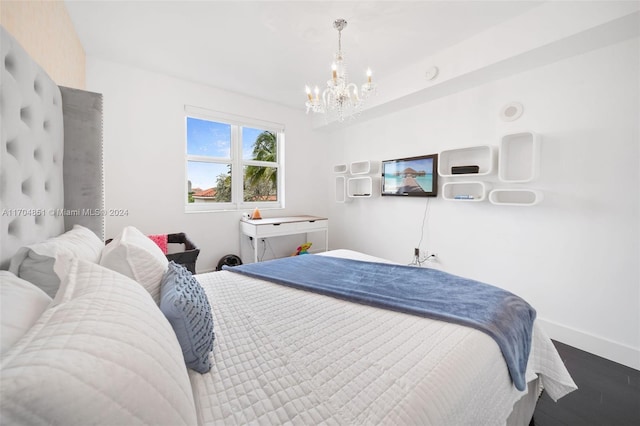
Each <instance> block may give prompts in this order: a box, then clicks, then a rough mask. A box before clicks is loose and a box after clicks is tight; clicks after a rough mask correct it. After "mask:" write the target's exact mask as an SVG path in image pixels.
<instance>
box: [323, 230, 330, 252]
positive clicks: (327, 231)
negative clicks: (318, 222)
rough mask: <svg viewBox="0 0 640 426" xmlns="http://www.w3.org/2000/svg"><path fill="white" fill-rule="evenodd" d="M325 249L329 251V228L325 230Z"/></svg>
mask: <svg viewBox="0 0 640 426" xmlns="http://www.w3.org/2000/svg"><path fill="white" fill-rule="evenodd" d="M324 251H329V228H327V229H325V230H324Z"/></svg>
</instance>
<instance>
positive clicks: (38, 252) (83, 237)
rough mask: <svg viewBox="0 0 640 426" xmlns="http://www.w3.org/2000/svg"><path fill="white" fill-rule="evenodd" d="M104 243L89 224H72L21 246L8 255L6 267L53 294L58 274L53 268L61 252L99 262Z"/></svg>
mask: <svg viewBox="0 0 640 426" xmlns="http://www.w3.org/2000/svg"><path fill="white" fill-rule="evenodd" d="M103 247H104V243H103V242H102V240H100V238H98V236H97V235H96V234H94V233H93V231H91V230H90V229H88V228H85V227H84V226H80V225H74V227H73V229H71V230H70V231H67V232H65V233H64V234H62V235H58V236H57V237H53V238H49V239H48V240H45V241H42V242H40V243H35V244H31V245H29V246H26V247H22V248H20V249H19V250H18V252H17V253H16V254H15V255H14V256H13V258H12V259H11V264H10V266H9V271H11V272H13V273H14V274H15V275H17V276H18V277H20V278H22V279H24V280H27V281H29V282H31V283H33V284H35V285H37V286H38V287H40V288H41V289H42V290H44V292H45V293H47V294H48V295H49V296H50V297H55V295H56V292H57V291H58V287H59V286H60V278H59V277H58V276H57V275H56V274H55V272H54V266H55V263H56V262H57V261H58V260H59V259H60V257H61V256H65V257H78V258H80V259H84V260H87V261H89V262H93V263H98V261H99V260H100V254H101V253H102V248H103Z"/></svg>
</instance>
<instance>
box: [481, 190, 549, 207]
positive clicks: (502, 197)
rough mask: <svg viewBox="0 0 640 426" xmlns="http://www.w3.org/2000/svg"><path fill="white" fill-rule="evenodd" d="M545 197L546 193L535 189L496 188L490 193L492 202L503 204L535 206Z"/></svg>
mask: <svg viewBox="0 0 640 426" xmlns="http://www.w3.org/2000/svg"><path fill="white" fill-rule="evenodd" d="M543 199H544V194H543V193H542V192H540V191H538V190H535V189H524V188H520V189H511V188H505V189H494V190H493V191H491V192H490V193H489V201H490V202H491V204H496V205H503V206H523V207H526V206H535V205H536V204H538V203H540V202H541V201H542V200H543Z"/></svg>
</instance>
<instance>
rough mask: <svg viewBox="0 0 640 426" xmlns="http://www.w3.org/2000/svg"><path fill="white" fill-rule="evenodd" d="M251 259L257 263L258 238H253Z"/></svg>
mask: <svg viewBox="0 0 640 426" xmlns="http://www.w3.org/2000/svg"><path fill="white" fill-rule="evenodd" d="M253 261H254V262H255V263H258V239H257V238H254V239H253Z"/></svg>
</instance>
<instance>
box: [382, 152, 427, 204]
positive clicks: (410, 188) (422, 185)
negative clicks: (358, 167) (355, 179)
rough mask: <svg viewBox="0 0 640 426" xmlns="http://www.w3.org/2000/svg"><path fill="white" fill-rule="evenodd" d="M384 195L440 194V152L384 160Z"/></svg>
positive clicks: (419, 195)
mask: <svg viewBox="0 0 640 426" xmlns="http://www.w3.org/2000/svg"><path fill="white" fill-rule="evenodd" d="M382 195H401V196H408V197H435V196H437V195H438V154H431V155H422V156H419V157H410V158H398V159H396V160H386V161H383V162H382Z"/></svg>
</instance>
